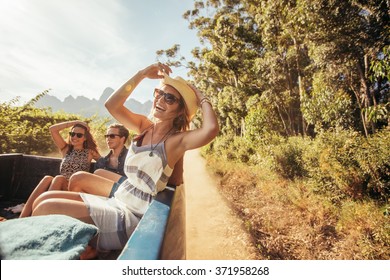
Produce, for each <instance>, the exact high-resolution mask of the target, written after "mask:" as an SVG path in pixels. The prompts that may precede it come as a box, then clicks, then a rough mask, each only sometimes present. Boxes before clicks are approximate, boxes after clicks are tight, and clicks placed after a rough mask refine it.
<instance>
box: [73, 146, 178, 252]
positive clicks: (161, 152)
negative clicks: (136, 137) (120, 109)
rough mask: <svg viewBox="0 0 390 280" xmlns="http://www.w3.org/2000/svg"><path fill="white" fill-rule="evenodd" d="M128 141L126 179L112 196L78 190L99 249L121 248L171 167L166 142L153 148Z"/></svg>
mask: <svg viewBox="0 0 390 280" xmlns="http://www.w3.org/2000/svg"><path fill="white" fill-rule="evenodd" d="M150 152H151V148H150V146H148V145H145V146H140V147H138V146H136V144H135V142H132V143H131V146H130V149H129V151H128V153H127V156H126V160H125V167H124V171H125V174H126V176H127V179H126V180H125V181H124V182H123V183H122V184H121V185H120V186H119V187H118V190H117V191H116V192H115V194H114V196H113V197H111V198H107V197H102V196H96V195H91V194H86V193H80V196H81V198H82V199H83V201H84V202H85V203H86V205H87V207H88V209H89V213H90V215H91V217H92V219H93V221H94V223H95V225H96V226H97V227H98V228H99V235H98V241H97V249H98V250H120V249H122V248H123V247H124V246H125V245H126V242H127V240H128V239H129V237H130V235H131V233H132V232H133V231H134V229H135V228H136V226H137V224H138V222H139V220H140V218H141V217H142V216H143V214H144V213H145V212H146V210H147V209H148V207H149V204H150V202H151V201H152V199H153V197H154V196H155V195H156V194H157V193H158V192H160V191H162V190H164V188H165V186H166V185H167V183H168V179H169V177H170V176H171V174H172V171H173V169H172V168H171V167H170V166H169V165H168V161H167V156H166V153H165V141H164V142H162V143H160V144H158V145H157V146H156V147H153V151H152V152H153V155H152V156H150V155H149V154H150Z"/></svg>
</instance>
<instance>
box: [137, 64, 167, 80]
mask: <svg viewBox="0 0 390 280" xmlns="http://www.w3.org/2000/svg"><path fill="white" fill-rule="evenodd" d="M142 72H143V75H144V76H145V77H146V78H149V79H162V78H164V73H166V74H167V75H169V74H170V73H172V69H171V68H170V67H169V66H168V65H166V64H163V63H161V62H157V63H154V64H152V65H149V66H148V67H146V68H145V69H143V70H142Z"/></svg>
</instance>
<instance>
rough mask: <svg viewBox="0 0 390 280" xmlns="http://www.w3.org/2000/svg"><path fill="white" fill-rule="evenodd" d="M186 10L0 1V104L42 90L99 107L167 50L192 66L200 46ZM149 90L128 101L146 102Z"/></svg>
mask: <svg viewBox="0 0 390 280" xmlns="http://www.w3.org/2000/svg"><path fill="white" fill-rule="evenodd" d="M192 8H193V0H0V101H7V100H10V99H12V98H14V97H16V96H20V97H21V99H22V101H27V100H29V99H30V98H32V97H34V96H36V95H37V94H38V93H40V92H42V91H44V90H46V89H51V91H50V93H49V94H50V95H54V96H56V97H58V98H59V99H60V100H63V99H64V98H65V97H66V96H68V95H72V96H73V97H76V96H80V95H84V96H86V97H88V98H96V99H98V98H99V97H100V95H101V94H102V92H103V90H104V89H105V88H106V87H112V88H114V89H116V88H118V87H119V86H120V85H122V84H123V83H124V82H125V81H127V79H129V78H130V77H131V76H132V75H133V74H134V73H136V72H137V71H138V70H140V69H142V68H144V67H146V66H147V65H149V64H152V63H154V62H155V61H156V51H157V50H160V49H168V48H170V47H172V46H173V45H174V44H180V45H181V51H180V52H181V54H182V55H184V56H185V57H186V58H187V59H188V60H192V56H191V55H190V51H191V50H192V49H193V48H195V47H197V46H200V43H199V40H198V39H197V37H196V31H194V30H190V29H189V28H188V24H189V23H188V22H187V21H186V20H184V19H183V18H182V15H183V14H184V12H185V11H186V10H189V9H192ZM176 75H180V76H183V77H184V78H186V70H185V69H175V68H174V69H173V76H176ZM156 83H157V81H151V80H148V81H147V80H145V81H144V82H142V84H141V85H140V86H139V88H138V89H137V90H136V92H134V94H133V95H132V98H135V99H137V100H139V101H141V102H144V101H146V100H148V99H151V98H152V97H151V95H152V92H149V91H151V90H150V89H151V87H153V86H154V85H155V84H156ZM23 103H24V102H23Z"/></svg>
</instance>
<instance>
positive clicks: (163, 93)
mask: <svg viewBox="0 0 390 280" xmlns="http://www.w3.org/2000/svg"><path fill="white" fill-rule="evenodd" d="M159 90H160V91H158V92H157V93H156V94H155V98H154V102H153V116H154V117H155V118H158V119H160V120H173V119H174V118H176V117H177V116H178V114H180V108H181V107H183V106H181V102H182V101H181V96H180V94H179V92H178V91H177V90H176V89H175V88H173V87H171V86H169V85H162V86H161V87H160V88H159ZM169 94H171V95H173V97H172V96H170V95H169ZM172 100H175V101H173V102H172ZM169 103H172V104H169Z"/></svg>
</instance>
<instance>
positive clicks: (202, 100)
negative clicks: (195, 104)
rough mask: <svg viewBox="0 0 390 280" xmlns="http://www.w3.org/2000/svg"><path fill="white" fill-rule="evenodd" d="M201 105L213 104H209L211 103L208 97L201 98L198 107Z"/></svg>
mask: <svg viewBox="0 0 390 280" xmlns="http://www.w3.org/2000/svg"><path fill="white" fill-rule="evenodd" d="M203 103H209V104H210V105H211V106H213V104H211V101H210V99H209V98H208V97H203V98H202V99H201V100H200V103H199V107H202V105H203Z"/></svg>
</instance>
